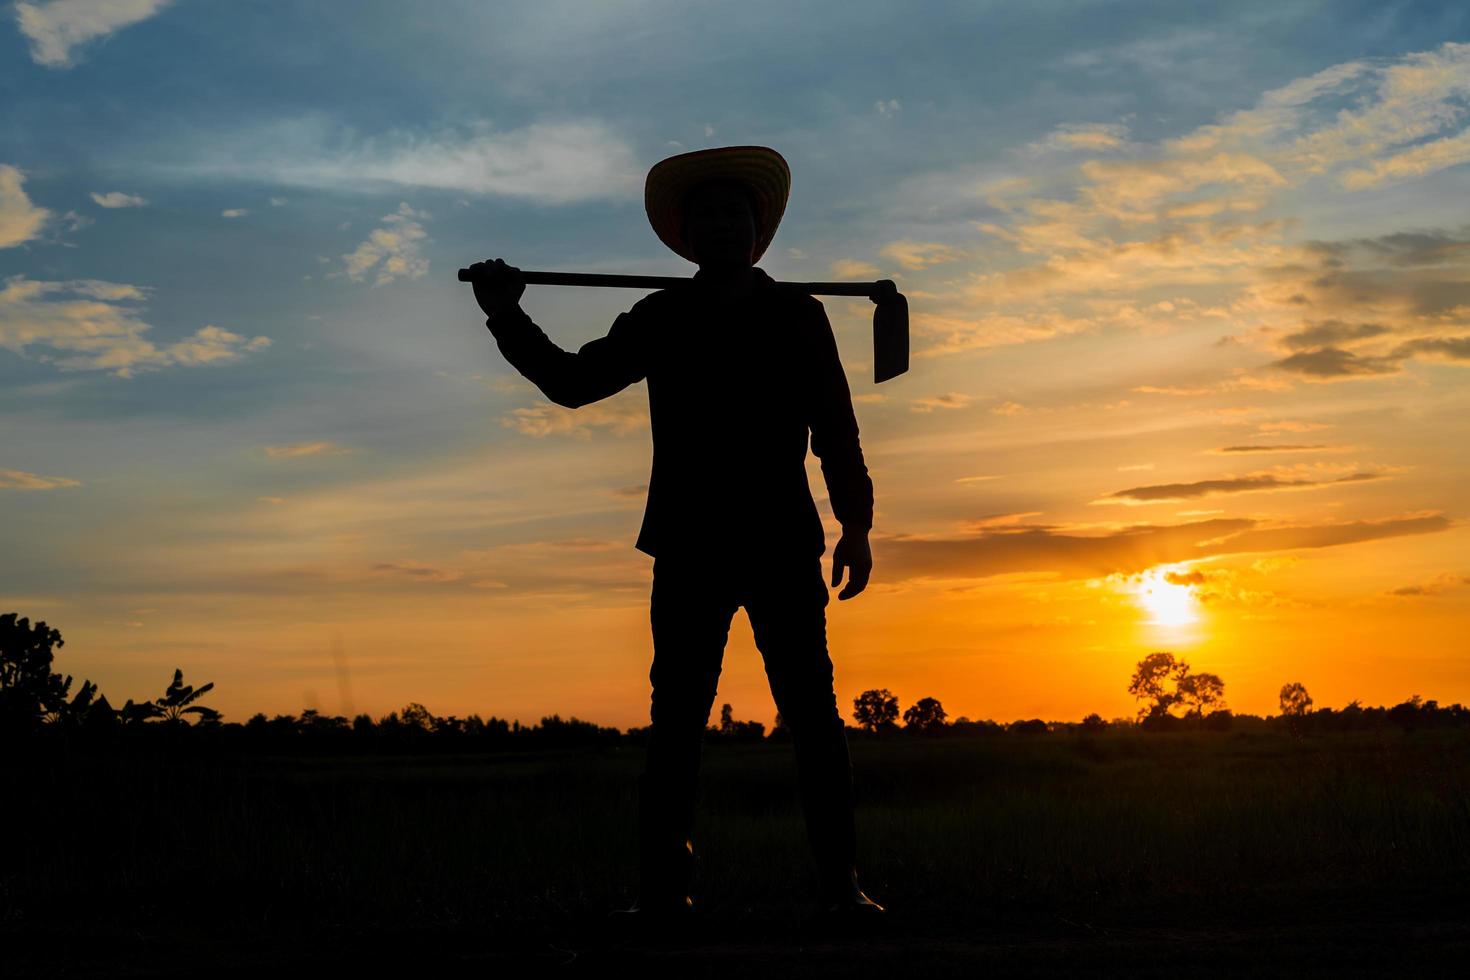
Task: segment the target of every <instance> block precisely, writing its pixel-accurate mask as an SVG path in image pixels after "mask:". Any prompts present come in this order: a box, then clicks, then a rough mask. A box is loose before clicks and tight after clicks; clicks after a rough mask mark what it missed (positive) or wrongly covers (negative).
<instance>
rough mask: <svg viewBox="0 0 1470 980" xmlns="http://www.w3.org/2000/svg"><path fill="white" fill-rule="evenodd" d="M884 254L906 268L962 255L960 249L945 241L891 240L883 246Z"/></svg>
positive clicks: (922, 266)
mask: <svg viewBox="0 0 1470 980" xmlns="http://www.w3.org/2000/svg"><path fill="white" fill-rule="evenodd" d="M882 254H883V255H884V256H885V257H887V258H890V259H892V260H893V261H895V262H897V263H898V264H899V265H901V266H903V267H904V268H905V269H923V268H925V267H926V266H931V265H939V264H940V263H942V262H953V261H954V260H955V259H957V258H959V257H960V253H959V250H958V249H956V248H954V247H953V246H951V245H945V244H944V243H943V242H910V241H898V242H890V243H889V244H887V245H885V246H883V250H882Z"/></svg>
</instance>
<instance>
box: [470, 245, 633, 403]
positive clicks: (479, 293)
mask: <svg viewBox="0 0 1470 980" xmlns="http://www.w3.org/2000/svg"><path fill="white" fill-rule="evenodd" d="M471 268H472V269H475V271H476V272H477V273H479V274H478V275H477V276H476V278H475V279H474V280H473V281H474V283H475V299H476V300H478V301H479V303H480V308H481V309H482V310H484V312H485V314H486V320H485V326H487V327H489V328H490V333H491V334H493V335H494V337H495V342H496V344H497V345H498V346H499V347H500V352H501V353H502V354H504V355H505V359H506V360H507V361H509V362H510V364H511V366H512V367H514V368H515V369H516V370H517V371H519V372H520V373H521V374H522V375H524V376H525V378H526V379H527V380H528V381H530V382H531V383H532V384H534V385H535V386H536V387H537V388H539V389H541V393H542V394H543V395H545V396H546V397H547V398H548V399H550V400H551V401H553V402H555V403H556V404H558V405H561V406H564V407H566V408H578V407H580V406H582V405H586V404H587V403H588V402H595V401H597V400H599V399H602V398H606V397H608V396H609V395H614V394H617V393H618V392H619V391H622V390H623V389H624V388H626V387H628V385H630V384H633V383H634V382H637V381H641V380H643V377H644V374H645V373H646V371H647V368H646V366H645V362H644V357H643V341H644V331H643V329H642V328H641V324H640V323H639V317H638V314H637V313H636V312H629V313H621V314H619V315H618V318H617V319H616V320H615V321H614V322H613V325H612V329H611V330H609V331H608V332H607V335H606V336H604V337H598V338H597V339H596V340H590V341H588V342H587V343H585V344H583V345H582V346H581V348H580V349H578V350H577V351H576V352H575V353H573V352H572V351H568V350H563V349H562V348H560V347H558V346H557V345H556V343H555V342H554V341H552V339H551V338H550V337H548V336H546V334H545V332H544V331H542V329H541V328H540V327H538V326H537V325H536V323H535V322H534V321H533V320H532V319H531V318H530V317H529V316H527V315H526V312H525V310H522V309H521V307H520V297H521V294H522V293H523V292H524V291H525V288H526V284H525V282H524V281H522V280H521V278H520V270H519V269H517V268H516V267H515V266H510V265H506V264H505V263H504V262H502V261H501V260H500V259H496V260H495V262H494V263H477V264H476V266H472V267H471ZM634 309H635V311H636V309H637V307H636V306H635V308H634Z"/></svg>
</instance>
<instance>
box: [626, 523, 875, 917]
mask: <svg viewBox="0 0 1470 980" xmlns="http://www.w3.org/2000/svg"><path fill="white" fill-rule="evenodd" d="M827 604H828V592H827V585H826V582H825V580H824V579H823V577H822V565H821V557H820V556H819V555H818V556H811V555H798V556H792V557H788V558H783V559H780V560H775V559H773V558H771V557H769V556H767V557H764V558H762V559H760V560H754V559H750V558H737V559H735V560H733V561H730V562H723V561H721V560H720V559H715V560H712V559H711V556H710V555H709V554H708V553H704V554H701V555H699V556H697V557H696V556H687V557H685V556H676V555H666V554H665V553H664V552H660V554H659V555H658V556H656V557H655V559H654V564H653V590H652V595H651V597H650V604H649V620H650V624H651V626H652V628H653V664H652V667H651V668H650V670H649V680H650V681H651V682H652V685H653V693H652V698H651V705H650V711H649V716H650V720H651V726H650V731H649V737H648V742H647V752H646V756H645V764H644V771H643V773H642V775H641V776H640V777H639V794H638V834H639V862H640V895H641V896H642V897H643V898H644V899H645V900H648V901H658V900H662V899H665V898H672V899H677V900H682V897H683V896H684V895H687V894H688V887H689V880H690V877H691V874H692V870H693V847H692V843H691V836H692V833H693V828H694V811H695V804H696V802H697V796H698V779H699V766H700V756H701V743H702V741H703V738H704V733H705V727H706V725H707V724H708V722H709V716H710V709H711V708H712V707H713V705H714V699H715V694H716V689H717V687H718V683H719V677H720V671H721V665H722V661H723V659H724V652H725V644H726V640H727V639H728V636H729V631H730V624H731V622H732V620H733V619H734V616H735V611H736V610H737V609H738V608H739V607H741V606H744V607H745V611H746V615H747V616H748V617H749V618H750V625H751V630H752V632H753V634H754V636H755V645H756V648H757V649H758V650H759V651H760V654H761V658H762V659H763V660H764V662H765V668H766V676H767V679H768V680H769V682H770V685H771V695H772V697H773V698H774V700H775V702H776V709H777V710H778V711H779V712H780V713H781V719H782V722H783V723H784V724H785V725H786V727H787V728H788V730H789V731H790V733H791V737H792V742H793V743H794V747H795V750H796V764H797V781H798V789H799V795H800V798H801V804H802V810H803V815H804V817H805V819H806V831H807V840H808V842H809V844H810V846H811V850H812V856H813V858H814V859H815V861H816V865H817V871H818V875H819V878H820V879H821V880H823V881H831V880H834V879H835V880H841V879H843V877H844V876H845V875H848V874H850V872H851V870H852V868H853V866H854V864H855V862H856V850H857V842H856V832H855V828H854V820H853V803H854V798H853V785H852V761H851V758H850V756H849V753H848V745H847V734H846V730H845V728H844V726H843V722H842V716H841V715H840V714H839V712H838V710H837V698H836V695H835V693H834V691H833V676H832V659H831V657H830V655H829V654H828V650H827V618H826V607H827Z"/></svg>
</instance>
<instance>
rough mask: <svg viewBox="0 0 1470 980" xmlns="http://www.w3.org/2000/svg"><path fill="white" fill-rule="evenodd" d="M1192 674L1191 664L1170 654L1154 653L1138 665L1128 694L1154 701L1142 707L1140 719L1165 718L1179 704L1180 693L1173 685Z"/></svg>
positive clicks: (1142, 699)
mask: <svg viewBox="0 0 1470 980" xmlns="http://www.w3.org/2000/svg"><path fill="white" fill-rule="evenodd" d="M1188 673H1189V664H1187V663H1185V662H1184V661H1183V660H1176V659H1175V657H1174V654H1172V653H1169V652H1167V651H1162V652H1159V653H1151V654H1149V655H1148V656H1147V657H1144V658H1143V659H1142V660H1140V661H1139V662H1138V667H1137V669H1135V670H1134V671H1133V678H1132V679H1131V680H1130V681H1129V682H1128V693H1129V694H1131V695H1133V696H1134V697H1135V698H1137V699H1138V700H1140V701H1145V702H1151V703H1147V704H1145V705H1144V706H1143V707H1141V708H1139V711H1138V716H1139V717H1140V718H1144V717H1149V718H1164V717H1167V716H1168V714H1169V709H1170V708H1172V707H1173V706H1174V705H1175V704H1176V703H1177V702H1178V701H1179V693H1178V691H1177V690H1175V689H1171V687H1170V685H1177V684H1178V683H1179V680H1180V678H1182V677H1184V675H1186V674H1188Z"/></svg>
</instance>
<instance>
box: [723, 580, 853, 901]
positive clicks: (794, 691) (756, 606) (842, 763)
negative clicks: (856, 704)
mask: <svg viewBox="0 0 1470 980" xmlns="http://www.w3.org/2000/svg"><path fill="white" fill-rule="evenodd" d="M745 599H746V602H745V609H746V613H747V614H748V615H749V616H750V625H751V630H752V632H753V633H754V634H755V643H756V647H757V648H758V649H759V650H760V652H761V657H762V658H763V659H764V660H765V664H766V676H767V677H768V678H769V679H770V682H771V695H772V696H773V697H774V699H775V701H776V708H777V710H778V711H780V712H781V718H782V720H783V721H784V722H785V724H786V726H787V727H788V728H789V729H790V730H791V737H792V741H793V742H794V743H795V747H796V765H797V777H798V780H799V784H800V788H801V802H802V808H803V810H804V812H805V815H806V828H807V839H808V840H809V841H810V843H811V848H812V855H813V857H815V858H816V862H817V871H818V875H819V878H820V884H821V888H822V891H823V893H824V898H830V897H832V895H833V893H834V892H837V891H840V890H841V889H842V888H845V887H847V883H848V882H850V881H852V875H853V869H854V866H855V864H856V860H857V835H856V831H855V829H854V824H853V790H852V762H851V760H850V758H849V756H848V749H847V733H846V731H845V730H844V728H843V723H842V716H841V714H840V713H839V712H838V710H837V697H836V695H835V693H834V692H833V687H832V680H833V678H832V659H831V657H830V656H829V654H828V652H827V613H826V608H827V603H828V595H827V584H826V582H825V580H824V579H823V577H822V566H821V560H820V559H819V558H815V557H793V558H789V559H786V560H785V562H784V563H783V564H782V565H779V566H776V565H774V564H773V565H771V566H768V567H765V568H763V569H761V570H760V574H759V581H758V582H756V581H752V582H751V584H750V585H749V586H748V591H747V593H746V595H745ZM852 888H854V889H855V888H856V884H855V882H853V884H852Z"/></svg>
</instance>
